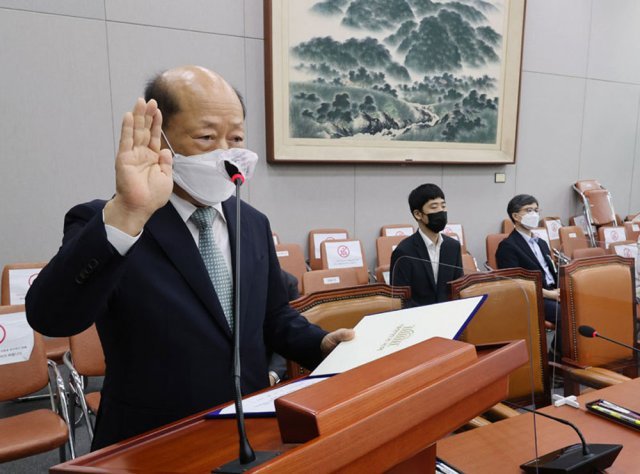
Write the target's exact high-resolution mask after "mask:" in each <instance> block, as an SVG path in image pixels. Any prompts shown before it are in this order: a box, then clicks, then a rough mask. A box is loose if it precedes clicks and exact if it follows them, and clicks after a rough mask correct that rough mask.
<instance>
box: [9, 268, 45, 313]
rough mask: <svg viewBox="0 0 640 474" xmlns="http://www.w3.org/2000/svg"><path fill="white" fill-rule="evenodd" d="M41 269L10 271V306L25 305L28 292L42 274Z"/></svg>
mask: <svg viewBox="0 0 640 474" xmlns="http://www.w3.org/2000/svg"><path fill="white" fill-rule="evenodd" d="M40 270H41V269H40V268H20V269H13V270H9V288H10V289H11V290H10V291H9V304H24V299H25V297H26V296H27V291H28V290H29V288H30V287H31V284H32V283H33V280H35V279H36V277H37V276H38V274H39V273H40Z"/></svg>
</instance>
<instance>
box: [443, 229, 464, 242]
mask: <svg viewBox="0 0 640 474" xmlns="http://www.w3.org/2000/svg"><path fill="white" fill-rule="evenodd" d="M444 233H445V234H447V235H448V236H449V237H453V238H454V239H456V240H457V241H458V242H460V245H464V237H463V236H462V235H463V234H462V224H447V226H446V227H445V228H444Z"/></svg>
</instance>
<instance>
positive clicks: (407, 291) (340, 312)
mask: <svg viewBox="0 0 640 474" xmlns="http://www.w3.org/2000/svg"><path fill="white" fill-rule="evenodd" d="M410 297H411V288H409V287H398V286H396V287H391V286H389V285H385V284H382V283H373V284H371V285H363V286H356V287H350V288H342V289H339V290H328V291H320V292H317V293H312V294H310V295H305V296H302V297H301V298H298V299H297V300H294V301H292V302H291V306H292V307H293V308H295V309H297V310H298V311H300V313H302V314H303V315H304V317H306V318H307V319H308V320H309V321H310V322H312V323H314V324H317V325H318V326H320V327H321V328H322V329H324V330H326V331H329V332H331V331H335V330H336V329H340V328H352V327H354V326H355V325H356V324H358V322H359V321H360V320H361V319H362V318H363V317H364V316H368V315H370V314H377V313H384V312H387V311H395V310H398V309H402V308H404V307H405V306H406V303H407V301H408V300H409V299H410ZM288 371H289V375H290V376H291V377H298V376H299V375H303V374H305V373H307V371H305V370H304V369H302V368H301V367H300V366H299V365H298V364H296V363H295V362H291V361H289V367H288Z"/></svg>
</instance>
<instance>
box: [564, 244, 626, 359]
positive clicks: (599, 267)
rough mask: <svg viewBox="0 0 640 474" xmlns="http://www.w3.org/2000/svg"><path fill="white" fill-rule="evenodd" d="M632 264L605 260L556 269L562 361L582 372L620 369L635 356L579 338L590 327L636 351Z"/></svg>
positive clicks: (617, 259)
mask: <svg viewBox="0 0 640 474" xmlns="http://www.w3.org/2000/svg"><path fill="white" fill-rule="evenodd" d="M633 282H634V275H633V260H630V259H625V258H622V257H618V256H614V255H606V256H603V257H596V258H590V259H584V260H574V261H572V262H571V263H569V264H568V265H564V266H561V267H560V288H561V294H562V299H561V304H562V327H563V334H562V341H563V342H562V350H563V357H564V358H567V359H570V360H572V361H573V362H574V363H575V364H578V365H580V366H583V367H589V366H618V364H619V362H620V361H621V360H624V359H630V358H632V357H633V355H634V354H633V351H631V349H627V348H625V347H621V346H618V345H617V344H612V343H610V342H608V341H603V340H598V339H597V338H596V339H592V338H587V337H582V336H580V335H579V333H578V328H579V327H580V326H582V325H586V326H591V327H593V328H595V329H596V330H597V331H598V332H600V333H601V334H603V335H606V336H607V337H609V338H611V339H614V340H616V341H620V342H622V343H624V344H628V345H630V346H634V347H637V343H636V304H635V288H634V285H633Z"/></svg>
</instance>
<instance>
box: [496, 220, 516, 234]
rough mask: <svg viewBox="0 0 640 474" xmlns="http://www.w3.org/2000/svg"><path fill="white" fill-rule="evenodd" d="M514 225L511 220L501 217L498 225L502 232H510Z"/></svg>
mask: <svg viewBox="0 0 640 474" xmlns="http://www.w3.org/2000/svg"><path fill="white" fill-rule="evenodd" d="M515 228H516V227H515V226H514V225H513V222H511V219H503V220H502V224H501V226H500V232H501V233H502V234H510V233H511V232H513V230H514V229H515Z"/></svg>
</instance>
